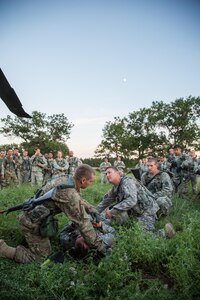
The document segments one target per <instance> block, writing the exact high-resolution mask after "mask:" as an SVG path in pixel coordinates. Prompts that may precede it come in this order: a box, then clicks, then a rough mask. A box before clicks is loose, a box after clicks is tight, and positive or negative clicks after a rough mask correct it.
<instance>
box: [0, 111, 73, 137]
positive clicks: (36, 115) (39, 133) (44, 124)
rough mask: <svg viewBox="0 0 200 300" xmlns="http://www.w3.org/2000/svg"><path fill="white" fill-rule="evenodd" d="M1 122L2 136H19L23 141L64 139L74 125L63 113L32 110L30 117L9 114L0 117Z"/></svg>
mask: <svg viewBox="0 0 200 300" xmlns="http://www.w3.org/2000/svg"><path fill="white" fill-rule="evenodd" d="M1 122H2V123H3V126H2V128H1V129H0V133H2V134H3V135H4V136H7V137H9V136H15V137H20V138H21V139H22V140H23V141H25V142H27V143H28V142H31V141H35V140H36V141H37V140H38V139H39V141H40V142H43V141H44V140H51V141H63V142H64V141H66V140H67V139H68V138H69V136H70V132H71V128H72V127H73V126H74V125H73V124H72V123H70V122H69V121H68V119H67V117H65V116H64V114H57V115H53V116H46V114H45V113H41V112H38V111H33V113H32V119H23V118H18V117H15V118H14V119H13V118H12V117H11V116H7V118H2V119H1Z"/></svg>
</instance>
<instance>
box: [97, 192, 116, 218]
mask: <svg viewBox="0 0 200 300" xmlns="http://www.w3.org/2000/svg"><path fill="white" fill-rule="evenodd" d="M114 200H115V197H114V195H113V190H110V191H109V192H108V193H107V194H106V195H105V196H104V197H103V200H102V201H101V202H100V203H99V204H98V205H97V207H96V209H97V211H98V212H99V213H101V212H102V211H103V210H104V209H106V208H107V207H109V206H110V205H111V204H112V202H113V201H114Z"/></svg>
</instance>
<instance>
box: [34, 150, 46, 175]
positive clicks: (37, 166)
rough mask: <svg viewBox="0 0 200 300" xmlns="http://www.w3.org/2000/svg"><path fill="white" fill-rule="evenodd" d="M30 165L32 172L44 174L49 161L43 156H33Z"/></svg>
mask: <svg viewBox="0 0 200 300" xmlns="http://www.w3.org/2000/svg"><path fill="white" fill-rule="evenodd" d="M30 163H31V171H32V172H40V173H42V170H43V168H45V167H46V166H47V161H46V159H45V158H44V156H43V155H42V154H40V155H33V156H31V158H30Z"/></svg>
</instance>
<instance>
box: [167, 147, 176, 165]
mask: <svg viewBox="0 0 200 300" xmlns="http://www.w3.org/2000/svg"><path fill="white" fill-rule="evenodd" d="M174 156H175V154H174V149H173V148H170V149H169V153H168V155H167V161H168V162H169V163H171V162H172V161H174Z"/></svg>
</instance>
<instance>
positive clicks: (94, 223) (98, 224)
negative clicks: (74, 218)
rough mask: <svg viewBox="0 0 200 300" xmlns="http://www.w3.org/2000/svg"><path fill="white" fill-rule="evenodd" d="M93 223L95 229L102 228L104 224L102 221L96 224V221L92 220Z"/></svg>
mask: <svg viewBox="0 0 200 300" xmlns="http://www.w3.org/2000/svg"><path fill="white" fill-rule="evenodd" d="M91 222H92V225H93V227H95V228H100V227H101V226H102V222H101V221H100V222H96V220H92V221H91Z"/></svg>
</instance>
